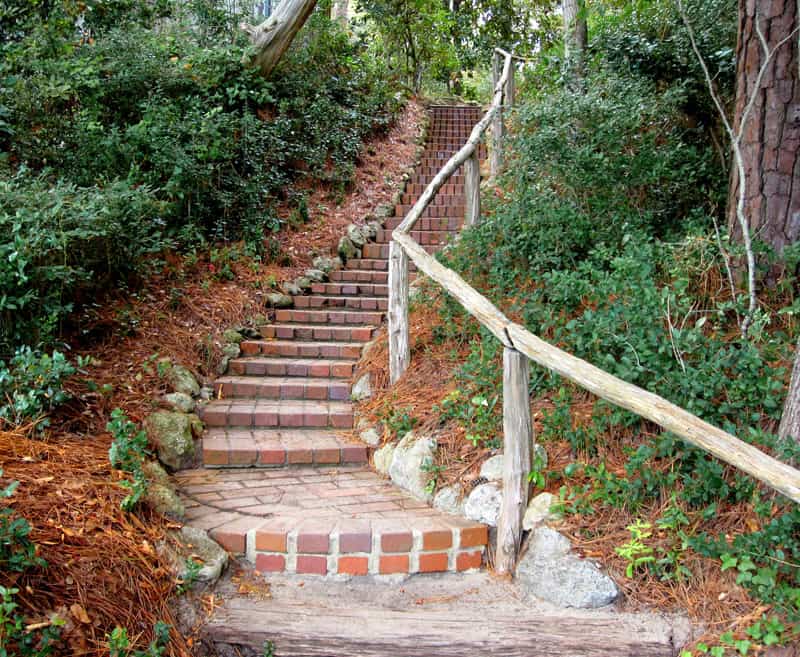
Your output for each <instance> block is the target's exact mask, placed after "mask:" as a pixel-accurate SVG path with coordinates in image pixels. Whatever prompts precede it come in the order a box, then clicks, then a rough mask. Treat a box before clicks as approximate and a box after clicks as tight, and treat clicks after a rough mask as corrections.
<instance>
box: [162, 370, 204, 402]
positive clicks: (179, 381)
mask: <svg viewBox="0 0 800 657" xmlns="http://www.w3.org/2000/svg"><path fill="white" fill-rule="evenodd" d="M167 376H168V379H169V383H170V385H171V386H172V389H173V390H174V391H175V392H182V393H183V394H184V395H189V396H190V397H196V396H197V395H199V394H200V384H199V383H198V382H197V379H195V378H194V374H192V373H191V372H190V371H189V370H188V369H187V368H186V367H184V366H183V365H173V366H172V367H170V368H169V370H168V372H167Z"/></svg>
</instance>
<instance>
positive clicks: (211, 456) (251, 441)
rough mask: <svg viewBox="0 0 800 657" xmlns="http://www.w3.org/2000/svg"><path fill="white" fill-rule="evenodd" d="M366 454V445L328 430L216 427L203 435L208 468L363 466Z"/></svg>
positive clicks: (204, 457)
mask: <svg viewBox="0 0 800 657" xmlns="http://www.w3.org/2000/svg"><path fill="white" fill-rule="evenodd" d="M368 456H369V454H368V449H367V446H366V445H364V444H363V443H352V442H350V441H348V440H347V439H346V438H345V437H343V436H342V435H341V434H340V433H339V432H338V431H337V430H331V429H290V430H287V429H225V428H216V429H209V430H208V431H207V432H206V434H205V436H204V437H203V464H204V466H205V467H207V468H208V467H212V468H228V467H239V468H242V467H260V468H282V467H287V466H299V465H312V464H313V465H317V466H321V465H325V466H331V465H340V464H350V465H364V464H365V463H366V462H367V459H368Z"/></svg>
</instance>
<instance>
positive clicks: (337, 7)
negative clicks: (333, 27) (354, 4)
mask: <svg viewBox="0 0 800 657" xmlns="http://www.w3.org/2000/svg"><path fill="white" fill-rule="evenodd" d="M349 13H350V2H349V0H333V2H332V3H331V20H332V21H339V23H341V24H342V25H347V20H348V18H349V17H350V16H349Z"/></svg>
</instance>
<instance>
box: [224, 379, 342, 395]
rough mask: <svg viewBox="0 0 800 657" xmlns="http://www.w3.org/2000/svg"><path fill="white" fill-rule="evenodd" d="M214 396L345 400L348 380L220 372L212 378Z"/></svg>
mask: <svg viewBox="0 0 800 657" xmlns="http://www.w3.org/2000/svg"><path fill="white" fill-rule="evenodd" d="M214 392H215V397H216V398H217V399H234V398H235V399H316V400H322V401H325V400H328V401H347V400H348V399H350V383H349V381H346V380H342V379H322V378H311V377H308V378H300V377H296V376H295V377H292V376H287V377H280V376H267V377H260V376H259V377H253V376H223V377H221V378H219V379H217V380H216V381H214Z"/></svg>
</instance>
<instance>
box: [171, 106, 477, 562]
mask: <svg viewBox="0 0 800 657" xmlns="http://www.w3.org/2000/svg"><path fill="white" fill-rule="evenodd" d="M431 119H432V120H431V126H430V130H429V135H428V143H427V145H426V149H425V151H424V154H423V157H422V160H421V163H420V165H419V166H418V167H417V171H416V172H415V175H414V176H413V178H412V179H411V181H410V182H409V184H408V185H407V189H406V194H405V195H404V197H403V198H402V202H401V204H400V205H398V206H397V207H396V211H395V215H396V216H395V217H394V218H391V219H389V220H388V221H387V224H386V229H385V230H382V231H380V233H379V235H378V236H377V241H376V242H374V243H371V244H367V245H366V246H365V247H364V248H363V250H362V254H361V257H360V258H358V259H353V260H350V261H348V262H347V264H346V267H345V268H344V269H342V270H340V271H335V272H332V273H331V275H330V281H329V282H327V283H319V284H315V285H314V287H313V288H312V290H311V294H308V295H303V296H297V297H295V298H294V308H293V309H288V310H277V311H276V312H275V318H274V319H275V321H274V324H272V325H270V326H269V327H267V328H266V329H265V330H264V332H263V335H264V339H263V340H254V341H247V342H244V343H242V356H241V357H240V358H238V359H235V360H233V361H232V362H231V364H230V369H229V374H228V375H227V376H224V377H222V378H220V379H219V380H218V381H217V382H216V392H217V399H215V400H214V401H212V402H211V403H209V404H208V405H207V406H206V407H205V409H204V410H203V420H204V422H205V423H206V426H207V431H206V434H205V436H204V438H203V446H202V454H203V468H202V469H196V470H187V471H182V472H180V473H178V475H177V477H178V480H179V484H180V488H181V491H182V495H183V498H184V501H185V503H186V508H187V518H188V522H189V524H191V525H194V526H197V527H201V528H203V529H206V530H209V532H210V533H211V535H212V536H213V537H214V538H215V539H216V540H217V541H218V542H220V543H221V544H222V545H224V546H225V547H226V548H227V549H228V550H230V551H231V552H235V553H241V554H244V555H246V557H247V559H248V560H250V561H252V562H253V563H254V564H255V567H256V569H257V570H258V571H260V572H265V573H267V572H287V573H299V574H303V573H305V574H318V575H332V574H345V575H367V574H391V573H422V572H441V571H463V570H470V569H474V568H478V567H480V565H481V563H482V559H483V555H484V552H485V549H486V544H487V540H488V535H487V528H486V527H485V526H484V525H480V524H476V523H473V522H470V521H468V520H465V519H463V518H459V517H455V516H450V515H446V514H442V513H440V512H439V511H437V510H435V509H432V508H430V507H429V506H428V505H427V504H425V503H424V502H421V501H419V500H417V499H415V498H414V497H412V496H411V495H410V494H408V493H407V492H405V491H403V490H401V489H399V488H397V487H395V486H394V485H392V483H391V482H389V481H387V480H386V479H383V478H382V477H380V476H379V475H377V474H376V473H375V472H373V471H372V470H371V469H370V467H369V463H368V457H369V454H368V450H367V447H366V446H365V445H363V444H361V443H358V444H353V443H352V442H349V441H348V439H347V438H345V437H343V436H341V435H340V431H341V430H347V429H351V428H352V426H353V407H352V404H351V403H350V401H349V400H350V385H351V378H352V375H353V372H354V368H355V364H356V362H357V360H358V358H359V357H360V355H361V351H362V348H363V346H364V344H365V343H366V342H368V341H369V340H371V339H372V338H373V336H374V335H375V333H376V331H377V330H378V327H379V326H380V325H381V324H382V322H383V320H384V313H385V311H386V308H387V301H388V300H387V294H388V292H387V265H388V261H387V257H388V250H389V240H390V239H391V230H392V229H393V228H394V227H396V226H397V225H398V224H399V223H400V221H401V220H402V217H403V215H404V214H405V213H406V212H407V211H408V209H409V208H410V207H411V205H412V204H413V203H414V201H415V200H416V198H417V197H418V195H419V194H420V193H421V192H422V190H423V189H424V188H425V185H427V183H428V182H430V180H431V179H432V178H433V176H434V175H435V174H436V172H437V171H438V170H439V168H440V167H441V166H442V165H443V164H444V162H445V161H446V160H447V159H448V158H449V157H450V156H451V155H452V154H453V153H454V152H455V151H456V150H457V149H458V148H459V147H460V146H461V145H462V144H463V143H464V141H465V140H466V138H467V136H468V135H469V132H470V130H471V128H472V126H473V125H474V124H475V123H476V121H477V120H478V119H479V109H478V108H472V107H445V106H439V107H433V108H432V109H431ZM482 155H484V156H485V153H482ZM463 191H464V190H463V178H462V176H461V174H460V173H459V174H457V175H456V176H454V178H453V179H452V181H451V183H450V184H448V185H446V186H445V187H444V188H443V189H442V190H441V192H440V194H439V196H438V197H437V199H436V202H435V204H434V205H433V206H431V208H429V209H428V210H427V211H426V213H425V215H424V216H423V218H422V219H421V220H420V221H419V223H418V230H415V231H414V232H413V233H412V235H413V236H414V238H415V239H417V240H418V241H419V243H420V244H422V245H424V247H425V248H426V249H427V250H428V251H430V252H433V251H436V250H437V249H438V248H440V246H441V245H442V244H444V243H446V242H447V240H448V239H449V238H450V237H451V235H453V233H454V232H456V231H457V230H458V229H459V228H460V226H461V223H462V221H463V217H464V199H463Z"/></svg>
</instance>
